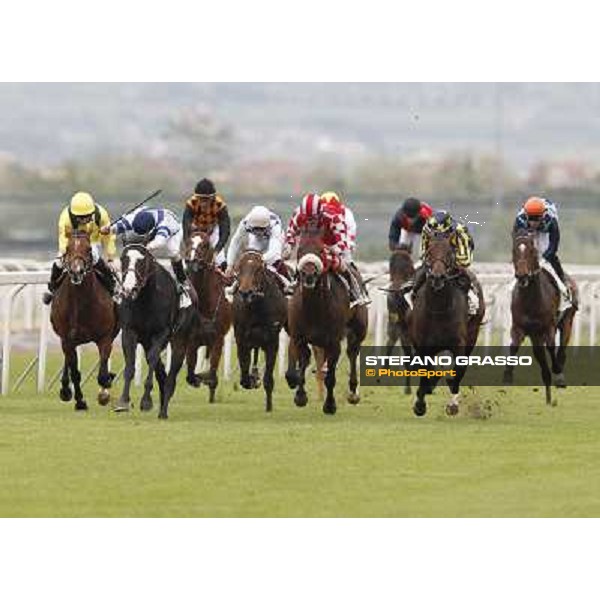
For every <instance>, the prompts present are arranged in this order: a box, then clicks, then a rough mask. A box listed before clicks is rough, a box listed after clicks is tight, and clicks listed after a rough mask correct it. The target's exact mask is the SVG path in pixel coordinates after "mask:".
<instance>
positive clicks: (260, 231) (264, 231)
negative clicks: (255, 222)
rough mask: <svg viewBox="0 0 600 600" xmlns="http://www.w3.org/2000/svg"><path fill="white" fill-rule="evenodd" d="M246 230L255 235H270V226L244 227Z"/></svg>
mask: <svg viewBox="0 0 600 600" xmlns="http://www.w3.org/2000/svg"><path fill="white" fill-rule="evenodd" d="M246 231H247V232H248V233H251V234H252V235H255V236H257V237H269V236H270V235H271V228H270V227H246Z"/></svg>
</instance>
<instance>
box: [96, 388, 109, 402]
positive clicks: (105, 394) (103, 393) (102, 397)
mask: <svg viewBox="0 0 600 600" xmlns="http://www.w3.org/2000/svg"><path fill="white" fill-rule="evenodd" d="M109 402H110V391H109V390H108V389H106V388H102V389H101V390H100V391H99V392H98V404H99V405H100V406H106V405H107V404H108V403H109Z"/></svg>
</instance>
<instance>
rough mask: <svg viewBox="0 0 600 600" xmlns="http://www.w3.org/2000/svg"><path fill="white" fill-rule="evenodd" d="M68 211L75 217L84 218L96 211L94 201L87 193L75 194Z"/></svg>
mask: <svg viewBox="0 0 600 600" xmlns="http://www.w3.org/2000/svg"><path fill="white" fill-rule="evenodd" d="M69 210H70V211H71V214H72V215H75V216H76V217H86V216H88V215H91V214H92V213H93V212H94V210H96V205H95V204H94V199H93V198H92V196H91V195H90V194H88V193H87V192H77V193H76V194H75V195H74V196H73V197H72V198H71V203H70V205H69Z"/></svg>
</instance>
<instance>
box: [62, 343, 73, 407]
mask: <svg viewBox="0 0 600 600" xmlns="http://www.w3.org/2000/svg"><path fill="white" fill-rule="evenodd" d="M62 349H63V354H64V357H65V362H64V366H63V371H62V377H61V379H60V399H61V400H62V401H63V402H70V401H71V399H72V398H73V391H72V390H71V380H70V378H69V359H68V352H69V350H68V346H67V345H66V344H65V342H63V343H62Z"/></svg>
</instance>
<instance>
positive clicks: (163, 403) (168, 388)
mask: <svg viewBox="0 0 600 600" xmlns="http://www.w3.org/2000/svg"><path fill="white" fill-rule="evenodd" d="M185 357H186V340H185V338H184V337H182V336H181V335H178V334H176V335H175V338H174V339H173V340H171V366H170V368H169V373H168V375H167V377H166V381H165V386H164V393H163V394H161V398H160V410H159V412H158V418H159V419H167V418H168V417H169V401H170V400H171V398H172V397H173V395H174V394H175V387H176V385H177V375H179V371H180V370H181V367H182V366H183V361H184V360H185ZM161 365H162V361H160V363H159V365H158V366H157V379H158V385H159V386H160V377H161V376H160V374H159V370H160V368H161Z"/></svg>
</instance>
